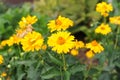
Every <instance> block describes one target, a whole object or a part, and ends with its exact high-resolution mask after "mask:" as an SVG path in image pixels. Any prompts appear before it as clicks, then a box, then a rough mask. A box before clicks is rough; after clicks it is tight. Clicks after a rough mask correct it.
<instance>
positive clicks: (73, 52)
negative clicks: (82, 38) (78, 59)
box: [70, 49, 78, 56]
mask: <svg viewBox="0 0 120 80" xmlns="http://www.w3.org/2000/svg"><path fill="white" fill-rule="evenodd" d="M70 53H71V55H73V56H77V55H78V50H77V49H72V50H71V52H70Z"/></svg>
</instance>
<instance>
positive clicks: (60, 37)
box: [47, 31, 74, 54]
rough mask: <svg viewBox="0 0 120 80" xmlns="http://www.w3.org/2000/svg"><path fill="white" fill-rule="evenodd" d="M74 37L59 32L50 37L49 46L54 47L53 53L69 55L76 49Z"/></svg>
mask: <svg viewBox="0 0 120 80" xmlns="http://www.w3.org/2000/svg"><path fill="white" fill-rule="evenodd" d="M73 40H74V36H72V35H70V32H67V31H59V32H57V33H54V34H52V35H51V36H50V37H48V41H47V43H48V46H51V47H52V50H53V51H56V52H57V53H58V54H61V53H67V52H69V50H70V49H72V48H73V47H74V42H73Z"/></svg>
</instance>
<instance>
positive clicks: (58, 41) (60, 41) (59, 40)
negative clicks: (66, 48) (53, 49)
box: [57, 37, 65, 45]
mask: <svg viewBox="0 0 120 80" xmlns="http://www.w3.org/2000/svg"><path fill="white" fill-rule="evenodd" d="M57 43H58V44H59V45H62V44H64V43H65V39H64V38H63V37H58V40H57Z"/></svg>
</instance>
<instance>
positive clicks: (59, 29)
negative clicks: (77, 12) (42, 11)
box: [1, 16, 103, 58]
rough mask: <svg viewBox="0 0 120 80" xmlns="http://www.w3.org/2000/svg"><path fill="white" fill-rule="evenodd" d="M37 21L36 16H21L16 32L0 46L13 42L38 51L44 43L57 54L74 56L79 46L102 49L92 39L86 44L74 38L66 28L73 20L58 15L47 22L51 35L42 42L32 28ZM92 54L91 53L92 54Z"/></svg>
mask: <svg viewBox="0 0 120 80" xmlns="http://www.w3.org/2000/svg"><path fill="white" fill-rule="evenodd" d="M36 21H37V18H36V16H33V17H32V16H27V17H26V18H25V17H23V18H22V20H21V21H20V22H19V28H18V29H17V30H16V34H14V35H13V36H11V37H10V38H9V39H8V40H4V41H2V42H1V45H2V46H5V45H8V46H12V45H13V44H21V45H22V49H23V50H24V51H26V52H27V51H35V50H36V51H38V50H40V49H43V48H44V49H46V45H47V44H48V46H49V47H51V48H52V50H53V51H56V52H57V53H58V54H63V53H64V54H67V53H71V55H73V56H76V55H78V53H79V49H80V48H89V49H90V50H91V51H93V52H95V53H100V52H101V51H103V47H102V46H101V45H100V44H99V43H97V42H96V41H93V42H91V43H88V44H86V45H85V44H84V43H83V41H77V40H75V38H74V36H73V35H71V33H70V32H69V31H67V30H66V29H67V28H69V27H71V26H73V21H72V20H70V19H69V18H65V17H62V16H58V18H57V19H56V20H51V21H50V22H49V23H48V28H49V29H50V32H51V35H50V36H49V37H48V40H47V44H46V45H43V44H44V38H43V36H42V35H41V34H40V33H39V32H36V31H34V30H33V27H32V24H34V23H35V22H36ZM92 55H93V54H92ZM86 56H87V57H88V58H91V57H93V56H91V53H88V52H87V54H86ZM90 56H91V57H90Z"/></svg>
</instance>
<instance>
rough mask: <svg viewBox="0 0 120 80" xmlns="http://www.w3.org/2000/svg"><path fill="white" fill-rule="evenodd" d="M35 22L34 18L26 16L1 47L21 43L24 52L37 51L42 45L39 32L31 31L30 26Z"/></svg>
mask: <svg viewBox="0 0 120 80" xmlns="http://www.w3.org/2000/svg"><path fill="white" fill-rule="evenodd" d="M36 21H37V18H36V16H33V17H32V16H30V15H28V16H27V17H26V18H25V17H23V18H22V20H21V21H20V22H19V28H18V29H17V30H16V33H15V34H13V36H11V37H10V38H9V39H8V40H4V41H2V42H1V46H5V45H8V46H12V45H13V44H19V43H21V45H22V48H23V50H24V51H34V50H39V49H40V48H41V46H42V44H43V41H44V40H43V37H42V35H41V34H40V33H39V32H35V31H33V27H32V24H34V23H35V22H36Z"/></svg>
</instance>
